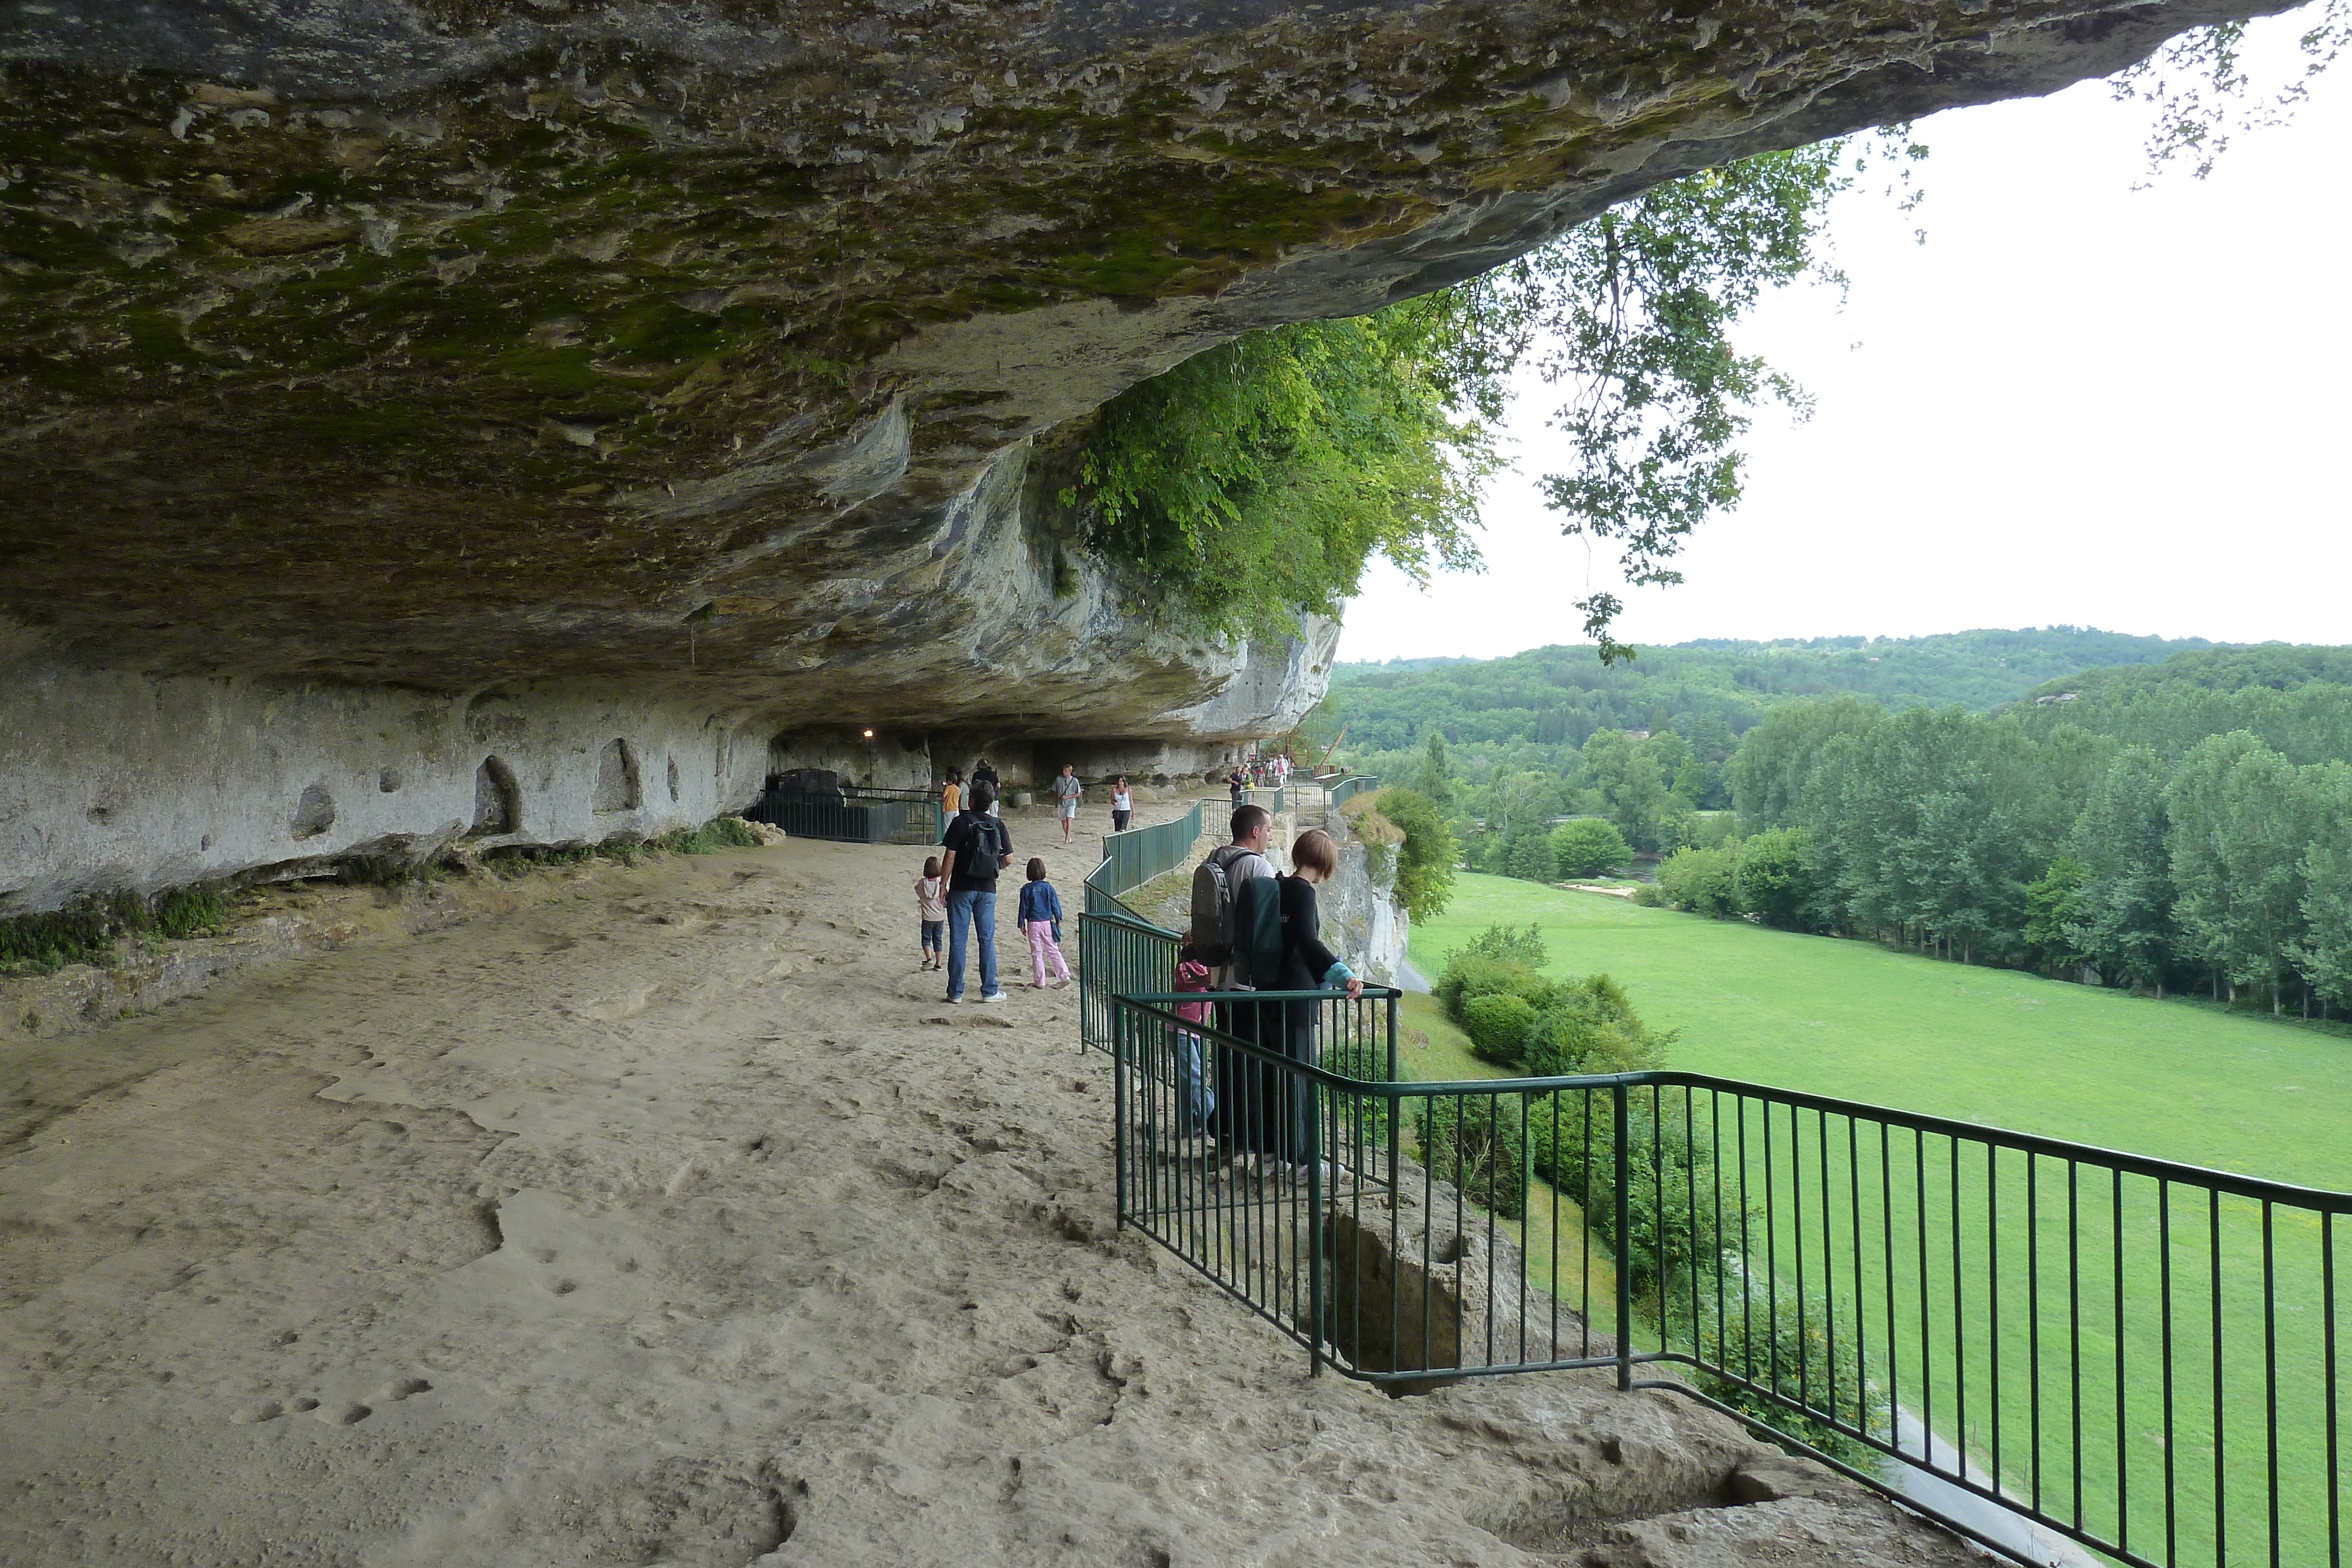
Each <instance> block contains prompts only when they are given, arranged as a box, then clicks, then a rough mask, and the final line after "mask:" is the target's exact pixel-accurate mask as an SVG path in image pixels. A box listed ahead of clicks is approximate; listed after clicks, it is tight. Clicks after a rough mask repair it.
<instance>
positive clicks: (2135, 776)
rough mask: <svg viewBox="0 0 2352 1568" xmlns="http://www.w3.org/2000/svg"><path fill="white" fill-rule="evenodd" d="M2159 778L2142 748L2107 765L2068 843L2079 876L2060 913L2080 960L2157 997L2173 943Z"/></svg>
mask: <svg viewBox="0 0 2352 1568" xmlns="http://www.w3.org/2000/svg"><path fill="white" fill-rule="evenodd" d="M2164 775H2165V770H2164V763H2163V759H2162V758H2158V756H2157V754H2156V753H2155V752H2153V751H2150V750H2149V749H2147V747H2128V748H2126V750H2124V751H2122V752H2120V753H2118V754H2117V755H2116V758H2115V760H2114V761H2112V762H2110V763H2109V764H2108V765H2107V770H2106V773H2105V775H2104V776H2103V777H2102V778H2101V779H2099V781H2098V783H2097V784H2095V786H2093V787H2092V790H2091V794H2090V798H2089V800H2087V801H2085V802H2084V807H2083V813H2082V816H2081V817H2080V818H2079V819H2078V820H2077V821H2076V822H2075V824H2074V833H2073V835H2072V836H2071V838H2070V839H2069V841H2068V846H2069V849H2068V852H2069V854H2070V855H2071V856H2072V858H2073V859H2074V861H2075V862H2076V863H2078V864H2080V865H2081V866H2082V868H2083V878H2082V883H2081V884H2080V885H2079V886H2078V887H2077V888H2076V889H2075V890H2074V900H2073V902H2072V904H2071V905H2070V906H2069V908H2068V910H2067V912H2066V913H2065V914H2064V915H2063V916H2062V923H2063V927H2064V932H2065V938H2066V941H2067V942H2068V943H2069V944H2070V945H2072V946H2074V949H2075V951H2077V952H2079V953H2081V954H2082V955H2083V956H2084V959H2085V961H2087V962H2089V963H2091V964H2094V965H2096V966H2097V967H2098V968H2099V970H2100V972H2101V973H2102V974H2105V975H2107V976H2109V977H2113V978H2115V979H2118V980H2121V981H2123V982H2124V983H2126V984H2127V985H2130V986H2132V987H2133V988H2140V987H2143V986H2144V987H2147V988H2149V989H2152V990H2154V991H2155V992H2156V994H2157V995H2158V996H2162V995H2163V994H2164V975H2165V969H2166V967H2167V966H2168V964H2169V963H2170V962H2171V960H2172V944H2173V925H2172V896H2173V895H2172V867H2171V860H2170V855H2169V853H2168V851H2167V850H2166V848H2165V834H2166V831H2167V829H2168V826H2169V822H2168V818H2167V817H2166V815H2165V809H2164Z"/></svg>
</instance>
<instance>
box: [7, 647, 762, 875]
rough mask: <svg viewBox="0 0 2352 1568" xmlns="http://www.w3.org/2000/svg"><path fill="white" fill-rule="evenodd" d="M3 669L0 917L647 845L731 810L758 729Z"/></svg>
mask: <svg viewBox="0 0 2352 1568" xmlns="http://www.w3.org/2000/svg"><path fill="white" fill-rule="evenodd" d="M6 673H7V674H8V676H9V679H8V681H7V686H6V695H5V707H0V721H5V727H0V742H5V747H0V749H5V756H6V758H7V766H6V767H5V768H0V914H8V915H13V914H21V913H25V912H27V911H34V910H40V909H47V908H51V907H54V906H55V905H57V904H59V903H62V902H64V901H65V900H67V899H68V898H69V897H71V896H73V895H74V894H80V893H87V892H92V891H97V890H100V889H111V888H128V889H131V890H134V891H137V892H142V893H146V892H152V891H153V890H155V889H157V888H162V887H168V886H173V885H177V884H181V883H198V882H205V881H212V880H220V879H226V878H229V877H233V876H238V875H255V874H258V875H263V876H269V875H299V874H302V873H306V872H316V871H323V870H326V869H328V868H331V867H332V866H334V865H336V864H337V863H338V862H346V861H351V860H354V859H381V860H383V861H386V862H415V861H418V860H423V859H425V858H428V857H430V856H432V855H434V854H436V853H438V852H441V851H443V850H445V849H447V848H449V847H450V846H452V845H454V844H457V843H460V842H463V843H465V844H467V845H468V846H470V847H473V848H478V849H494V848H498V847H500V846H503V845H508V844H569V843H597V842H602V841H605V840H607V839H614V838H625V837H639V838H642V837H648V836H651V835H653V834H656V833H661V832H667V831H670V830H671V829H674V828H681V827H691V826H695V825H697V824H699V823H701V822H704V821H709V819H710V818H711V817H713V816H716V815H718V814H719V813H720V812H721V811H725V810H731V809H734V808H736V807H740V806H741V805H743V804H744V803H746V802H747V801H749V800H751V798H752V796H753V795H754V794H756V793H757V791H758V789H759V787H760V781H761V775H762V773H763V772H764V771H765V768H766V766H767V758H768V750H767V746H766V744H765V737H764V735H762V734H761V733H760V732H759V731H757V730H751V729H745V728H743V727H735V726H730V725H729V724H728V723H726V722H725V721H724V720H723V719H719V718H716V717H709V716H694V715H690V714H686V713H681V712H680V711H678V710H677V708H676V707H674V706H667V705H664V704H659V703H653V702H646V701H644V700H641V699H631V698H628V697H625V696H612V697H598V696H593V695H583V694H582V693H580V692H577V691H570V692H535V691H532V690H530V689H529V688H520V689H515V690H509V691H497V692H479V693H475V694H472V695H436V694H432V693H425V692H409V691H401V690H399V689H397V688H393V687H385V686H340V685H286V684H280V683H274V682H263V681H252V680H240V679H234V678H225V679H217V680H201V679H194V678H188V677H179V678H164V679H153V678H149V677H145V676H138V675H125V674H93V673H90V672H88V671H82V670H76V669H73V668H70V667H58V666H55V665H41V664H31V663H26V664H17V665H15V666H12V667H10V668H9V669H8V671H7V672H6Z"/></svg>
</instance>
